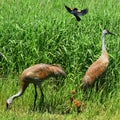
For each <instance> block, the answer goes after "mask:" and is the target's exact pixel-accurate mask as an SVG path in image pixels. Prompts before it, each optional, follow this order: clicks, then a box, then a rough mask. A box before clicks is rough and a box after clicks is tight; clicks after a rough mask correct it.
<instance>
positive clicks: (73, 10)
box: [65, 5, 88, 21]
mask: <svg viewBox="0 0 120 120" xmlns="http://www.w3.org/2000/svg"><path fill="white" fill-rule="evenodd" d="M65 8H66V10H67V11H68V12H69V13H71V14H73V15H74V16H75V17H76V20H77V21H80V20H81V19H80V16H84V15H85V14H87V13H88V9H87V8H86V9H83V10H78V9H77V8H69V7H67V6H66V5H65Z"/></svg>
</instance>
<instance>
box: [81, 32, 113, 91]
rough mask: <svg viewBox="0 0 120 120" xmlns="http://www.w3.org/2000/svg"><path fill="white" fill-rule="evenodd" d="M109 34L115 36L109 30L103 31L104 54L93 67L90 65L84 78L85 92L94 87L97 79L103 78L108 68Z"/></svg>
mask: <svg viewBox="0 0 120 120" xmlns="http://www.w3.org/2000/svg"><path fill="white" fill-rule="evenodd" d="M108 34H111V35H114V34H113V33H111V32H109V31H108V30H103V32H102V53H101V56H100V57H99V58H98V59H97V60H96V61H95V62H94V63H92V65H90V67H89V68H88V70H87V71H86V73H85V75H84V77H83V80H82V87H83V89H84V90H86V88H88V87H89V86H92V85H93V83H94V82H95V80H96V78H98V77H99V76H101V75H102V74H103V73H104V72H105V70H106V68H107V67H108V64H109V56H108V53H107V50H106V46H105V36H106V35H108Z"/></svg>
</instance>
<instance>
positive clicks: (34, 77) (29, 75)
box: [6, 64, 66, 108]
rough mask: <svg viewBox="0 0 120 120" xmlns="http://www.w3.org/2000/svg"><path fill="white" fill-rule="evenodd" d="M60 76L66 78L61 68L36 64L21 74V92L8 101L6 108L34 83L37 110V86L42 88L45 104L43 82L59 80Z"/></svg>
mask: <svg viewBox="0 0 120 120" xmlns="http://www.w3.org/2000/svg"><path fill="white" fill-rule="evenodd" d="M58 76H63V77H65V76H66V73H65V72H64V70H63V68H62V67H60V66H59V65H54V64H53V65H50V64H36V65H34V66H31V67H29V68H27V69H25V70H24V71H23V72H22V74H21V80H20V90H19V92H18V93H17V94H15V95H13V96H11V97H10V98H9V99H7V101H6V108H8V107H9V105H10V104H11V103H12V101H13V100H14V99H15V98H17V97H19V96H21V95H22V94H23V93H24V92H25V90H26V88H27V87H28V85H29V84H30V83H33V84H34V87H35V99H34V108H35V104H36V98H37V90H36V86H38V87H39V88H40V91H41V97H42V102H44V94H43V91H42V87H41V84H42V82H43V81H44V80H46V79H47V78H49V77H55V78H57V77H58Z"/></svg>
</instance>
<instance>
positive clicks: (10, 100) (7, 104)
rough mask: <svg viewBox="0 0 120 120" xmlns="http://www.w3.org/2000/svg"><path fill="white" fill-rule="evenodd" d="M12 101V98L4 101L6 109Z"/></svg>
mask: <svg viewBox="0 0 120 120" xmlns="http://www.w3.org/2000/svg"><path fill="white" fill-rule="evenodd" d="M11 103H12V99H11V98H9V99H8V100H7V101H6V109H8V108H9V106H10V104H11Z"/></svg>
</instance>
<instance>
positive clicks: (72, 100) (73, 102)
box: [70, 90, 81, 113]
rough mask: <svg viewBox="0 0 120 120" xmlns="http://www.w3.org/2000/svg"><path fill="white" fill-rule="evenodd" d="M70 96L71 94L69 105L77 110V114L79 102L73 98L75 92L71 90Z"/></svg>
mask: <svg viewBox="0 0 120 120" xmlns="http://www.w3.org/2000/svg"><path fill="white" fill-rule="evenodd" d="M71 94H72V97H71V98H70V99H71V103H72V104H73V105H74V107H75V108H76V109H77V112H78V113H79V112H80V107H81V102H80V101H79V100H77V99H75V97H74V95H75V94H76V91H75V90H72V91H71Z"/></svg>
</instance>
